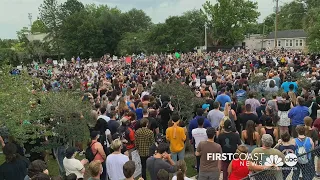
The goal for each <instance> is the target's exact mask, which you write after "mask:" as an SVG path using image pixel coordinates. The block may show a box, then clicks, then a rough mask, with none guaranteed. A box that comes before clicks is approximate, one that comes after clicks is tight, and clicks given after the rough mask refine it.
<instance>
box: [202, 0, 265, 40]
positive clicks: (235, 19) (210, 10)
mask: <svg viewBox="0 0 320 180" xmlns="http://www.w3.org/2000/svg"><path fill="white" fill-rule="evenodd" d="M203 9H204V13H205V14H206V15H207V17H209V20H210V29H211V32H212V36H213V39H216V42H214V43H215V45H234V44H235V43H237V42H238V41H241V40H243V39H244V35H245V30H246V28H247V27H248V26H249V25H250V23H255V22H256V21H257V18H258V17H259V15H260V13H259V12H258V11H257V9H258V4H257V3H254V2H251V1H245V0H218V2H217V3H216V4H214V5H213V4H211V3H210V2H209V1H207V2H206V3H205V4H204V5H203Z"/></svg>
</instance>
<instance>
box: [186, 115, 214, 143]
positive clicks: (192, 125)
mask: <svg viewBox="0 0 320 180" xmlns="http://www.w3.org/2000/svg"><path fill="white" fill-rule="evenodd" d="M199 118H204V122H203V128H208V127H211V123H210V121H209V120H208V119H207V118H206V117H204V116H196V117H195V118H194V119H192V120H191V121H190V122H189V131H188V136H189V139H192V130H193V129H196V128H197V127H198V119H199Z"/></svg>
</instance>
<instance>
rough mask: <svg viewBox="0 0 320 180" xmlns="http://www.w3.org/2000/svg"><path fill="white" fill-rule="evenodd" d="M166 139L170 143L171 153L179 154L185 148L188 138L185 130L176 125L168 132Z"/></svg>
mask: <svg viewBox="0 0 320 180" xmlns="http://www.w3.org/2000/svg"><path fill="white" fill-rule="evenodd" d="M166 138H167V140H168V141H169V142H170V151H171V152H173V153H177V152H180V151H181V150H182V149H183V148H184V141H185V140H186V138H187V137H186V134H185V131H184V129H183V128H182V127H179V126H177V125H176V124H174V125H173V126H172V127H169V128H168V129H167V130H166Z"/></svg>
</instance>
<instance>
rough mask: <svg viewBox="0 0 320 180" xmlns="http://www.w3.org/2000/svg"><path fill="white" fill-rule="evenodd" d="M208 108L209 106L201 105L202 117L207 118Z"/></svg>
mask: <svg viewBox="0 0 320 180" xmlns="http://www.w3.org/2000/svg"><path fill="white" fill-rule="evenodd" d="M209 108H210V104H203V105H202V109H203V111H204V112H203V116H204V117H207V115H208V112H209Z"/></svg>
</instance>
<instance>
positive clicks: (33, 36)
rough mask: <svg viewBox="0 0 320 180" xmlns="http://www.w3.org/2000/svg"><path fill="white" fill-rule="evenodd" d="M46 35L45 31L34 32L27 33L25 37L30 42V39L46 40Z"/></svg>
mask: <svg viewBox="0 0 320 180" xmlns="http://www.w3.org/2000/svg"><path fill="white" fill-rule="evenodd" d="M47 36H48V34H47V33H34V34H28V35H27V36H26V37H27V39H28V40H29V41H30V42H32V41H40V42H43V41H47V39H45V38H46V37H47Z"/></svg>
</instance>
